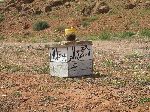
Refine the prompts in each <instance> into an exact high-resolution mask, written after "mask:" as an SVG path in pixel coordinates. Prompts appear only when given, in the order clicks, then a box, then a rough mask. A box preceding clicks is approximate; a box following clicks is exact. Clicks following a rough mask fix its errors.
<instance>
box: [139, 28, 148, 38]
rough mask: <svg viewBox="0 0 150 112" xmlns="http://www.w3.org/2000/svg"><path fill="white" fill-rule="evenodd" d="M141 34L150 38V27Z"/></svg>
mask: <svg viewBox="0 0 150 112" xmlns="http://www.w3.org/2000/svg"><path fill="white" fill-rule="evenodd" d="M140 35H141V36H144V37H148V38H150V29H143V30H142V31H141V32H140Z"/></svg>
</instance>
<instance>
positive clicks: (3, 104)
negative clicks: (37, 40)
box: [0, 40, 150, 112]
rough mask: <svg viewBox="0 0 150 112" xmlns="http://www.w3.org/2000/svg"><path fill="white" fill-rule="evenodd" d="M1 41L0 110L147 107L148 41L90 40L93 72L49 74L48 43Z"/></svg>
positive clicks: (142, 111) (138, 110)
mask: <svg viewBox="0 0 150 112" xmlns="http://www.w3.org/2000/svg"><path fill="white" fill-rule="evenodd" d="M49 44H50V43H45V44H12V43H3V44H1V45H0V112H57V111H58V112H150V41H149V40H121V41H98V42H93V50H94V51H93V52H94V75H93V76H89V77H76V78H58V77H51V76H50V74H49V66H48V65H49V56H48V53H49V51H48V45H49Z"/></svg>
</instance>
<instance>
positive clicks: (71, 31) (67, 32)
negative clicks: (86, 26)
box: [65, 27, 76, 35]
mask: <svg viewBox="0 0 150 112" xmlns="http://www.w3.org/2000/svg"><path fill="white" fill-rule="evenodd" d="M75 32H76V29H75V28H73V27H71V28H70V29H65V35H70V34H75Z"/></svg>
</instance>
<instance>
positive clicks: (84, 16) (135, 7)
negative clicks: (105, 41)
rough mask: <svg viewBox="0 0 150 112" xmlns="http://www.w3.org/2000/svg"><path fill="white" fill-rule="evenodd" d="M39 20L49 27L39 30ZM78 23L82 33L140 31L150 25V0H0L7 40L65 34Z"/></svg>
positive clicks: (0, 18) (0, 25) (1, 26)
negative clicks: (35, 27)
mask: <svg viewBox="0 0 150 112" xmlns="http://www.w3.org/2000/svg"><path fill="white" fill-rule="evenodd" d="M37 21H45V22H46V23H47V24H48V26H49V27H47V28H46V29H44V30H41V31H35V30H34V28H33V26H34V24H35V23H36V22H37ZM70 26H74V27H76V28H77V30H78V35H79V36H80V37H81V36H83V35H84V36H85V35H91V34H99V33H100V32H103V31H109V32H122V31H133V32H138V31H139V30H141V29H149V28H150V0H4V2H0V35H1V37H2V36H3V38H5V39H4V40H6V41H16V40H17V41H18V38H20V37H28V39H32V38H30V37H33V38H46V41H47V40H51V39H52V40H53V39H54V38H56V37H62V36H63V34H64V32H63V31H64V29H65V28H67V27H70Z"/></svg>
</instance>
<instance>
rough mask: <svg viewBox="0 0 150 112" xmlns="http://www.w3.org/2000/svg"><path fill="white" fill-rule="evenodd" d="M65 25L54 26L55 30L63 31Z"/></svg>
mask: <svg viewBox="0 0 150 112" xmlns="http://www.w3.org/2000/svg"><path fill="white" fill-rule="evenodd" d="M65 28H66V26H65V25H60V26H58V27H56V28H55V31H56V32H64V31H65Z"/></svg>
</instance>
